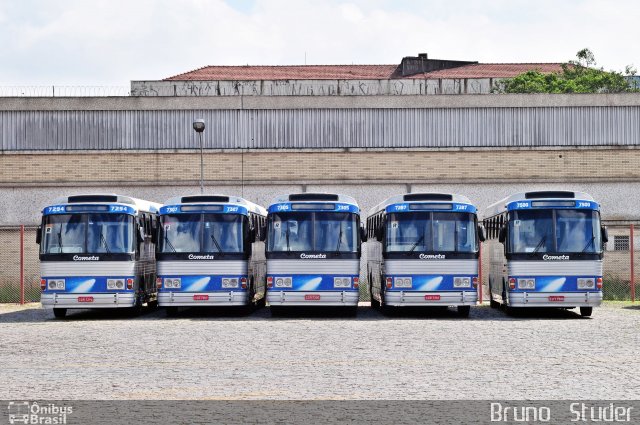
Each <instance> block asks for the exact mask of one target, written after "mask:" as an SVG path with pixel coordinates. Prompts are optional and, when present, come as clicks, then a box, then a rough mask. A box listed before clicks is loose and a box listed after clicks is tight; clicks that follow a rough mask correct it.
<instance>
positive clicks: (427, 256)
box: [418, 254, 447, 260]
mask: <svg viewBox="0 0 640 425" xmlns="http://www.w3.org/2000/svg"><path fill="white" fill-rule="evenodd" d="M418 258H420V259H421V260H444V259H445V258H447V256H446V255H444V254H420V255H419V256H418Z"/></svg>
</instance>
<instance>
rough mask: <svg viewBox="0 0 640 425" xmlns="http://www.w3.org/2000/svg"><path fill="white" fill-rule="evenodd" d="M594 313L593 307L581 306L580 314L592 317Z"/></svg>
mask: <svg viewBox="0 0 640 425" xmlns="http://www.w3.org/2000/svg"><path fill="white" fill-rule="evenodd" d="M592 313H593V307H580V316H582V317H591V314H592Z"/></svg>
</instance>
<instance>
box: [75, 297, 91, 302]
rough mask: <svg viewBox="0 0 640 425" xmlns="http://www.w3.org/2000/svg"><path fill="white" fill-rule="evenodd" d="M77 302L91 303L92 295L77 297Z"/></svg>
mask: <svg viewBox="0 0 640 425" xmlns="http://www.w3.org/2000/svg"><path fill="white" fill-rule="evenodd" d="M78 302H79V303H92V302H93V297H78Z"/></svg>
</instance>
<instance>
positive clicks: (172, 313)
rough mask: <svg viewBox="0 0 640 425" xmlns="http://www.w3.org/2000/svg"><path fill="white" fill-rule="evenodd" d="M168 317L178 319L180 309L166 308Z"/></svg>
mask: <svg viewBox="0 0 640 425" xmlns="http://www.w3.org/2000/svg"><path fill="white" fill-rule="evenodd" d="M166 310H167V316H168V317H176V316H177V315H178V307H166Z"/></svg>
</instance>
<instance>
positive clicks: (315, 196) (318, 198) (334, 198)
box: [271, 192, 358, 207]
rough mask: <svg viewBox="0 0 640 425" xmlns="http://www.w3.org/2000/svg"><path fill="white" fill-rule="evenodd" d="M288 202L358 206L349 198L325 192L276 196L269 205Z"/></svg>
mask: <svg viewBox="0 0 640 425" xmlns="http://www.w3.org/2000/svg"><path fill="white" fill-rule="evenodd" d="M288 202H296V203H298V202H314V203H315V202H338V203H341V204H350V205H355V206H356V207H357V206H358V202H356V200H355V199H354V198H352V197H351V196H348V195H341V194H339V193H326V192H315V193H311V192H304V193H289V194H284V195H278V196H276V197H275V199H274V200H273V202H272V203H271V205H274V204H283V203H288Z"/></svg>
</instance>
